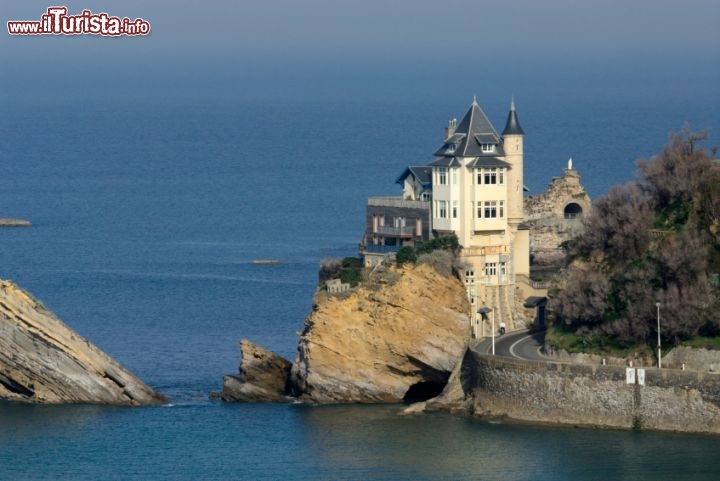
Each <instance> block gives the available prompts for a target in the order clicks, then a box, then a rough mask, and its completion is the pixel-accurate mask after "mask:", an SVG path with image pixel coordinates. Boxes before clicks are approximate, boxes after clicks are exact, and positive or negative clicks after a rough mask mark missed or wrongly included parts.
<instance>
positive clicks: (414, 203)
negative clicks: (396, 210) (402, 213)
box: [367, 197, 430, 211]
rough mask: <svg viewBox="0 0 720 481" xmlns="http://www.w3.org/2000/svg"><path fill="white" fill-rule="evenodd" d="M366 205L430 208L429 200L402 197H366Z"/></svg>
mask: <svg viewBox="0 0 720 481" xmlns="http://www.w3.org/2000/svg"><path fill="white" fill-rule="evenodd" d="M367 205H369V206H374V207H400V208H403V209H427V210H428V211H429V210H430V201H429V200H407V199H403V198H402V197H368V203H367Z"/></svg>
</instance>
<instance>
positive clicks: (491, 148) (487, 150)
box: [480, 144, 495, 153]
mask: <svg viewBox="0 0 720 481" xmlns="http://www.w3.org/2000/svg"><path fill="white" fill-rule="evenodd" d="M480 150H482V151H483V152H484V153H492V152H495V144H480Z"/></svg>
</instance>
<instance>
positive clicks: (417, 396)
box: [403, 381, 447, 403]
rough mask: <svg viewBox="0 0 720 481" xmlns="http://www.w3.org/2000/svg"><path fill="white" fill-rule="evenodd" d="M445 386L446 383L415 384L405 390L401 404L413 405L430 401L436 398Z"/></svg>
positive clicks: (425, 382) (428, 382) (426, 382)
mask: <svg viewBox="0 0 720 481" xmlns="http://www.w3.org/2000/svg"><path fill="white" fill-rule="evenodd" d="M446 385H447V383H444V382H434V381H420V382H417V383H415V384H413V385H412V386H410V389H408V390H407V392H406V393H405V396H403V402H406V403H415V402H421V401H427V400H428V399H432V398H434V397H435V396H438V395H439V394H440V393H441V392H442V390H443V389H445V386H446Z"/></svg>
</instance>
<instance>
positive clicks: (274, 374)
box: [220, 339, 291, 402]
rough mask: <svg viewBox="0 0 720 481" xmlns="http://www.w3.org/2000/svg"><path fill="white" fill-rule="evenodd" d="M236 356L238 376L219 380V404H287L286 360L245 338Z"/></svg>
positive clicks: (287, 380)
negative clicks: (232, 402) (237, 357)
mask: <svg viewBox="0 0 720 481" xmlns="http://www.w3.org/2000/svg"><path fill="white" fill-rule="evenodd" d="M240 355H241V361H240V375H238V376H225V377H224V378H223V390H222V394H221V395H220V397H221V399H222V400H223V401H235V402H288V401H289V398H288V397H287V393H288V391H289V387H288V382H289V379H290V367H291V364H290V361H287V360H286V359H284V358H282V357H280V356H278V355H277V354H275V353H273V352H270V351H268V350H267V349H265V348H262V347H260V346H258V345H255V344H253V343H252V342H250V341H248V340H246V339H243V340H242V341H240Z"/></svg>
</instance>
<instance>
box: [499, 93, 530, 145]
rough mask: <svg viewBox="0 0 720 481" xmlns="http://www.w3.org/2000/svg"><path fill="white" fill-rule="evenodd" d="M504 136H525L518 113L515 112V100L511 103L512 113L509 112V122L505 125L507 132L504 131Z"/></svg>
mask: <svg viewBox="0 0 720 481" xmlns="http://www.w3.org/2000/svg"><path fill="white" fill-rule="evenodd" d="M502 134H503V136H505V135H525V132H523V129H522V127H520V121H519V120H518V118H517V112H515V100H514V99H513V100H512V101H510V112H508V118H507V122H506V123H505V130H503V133H502Z"/></svg>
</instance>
